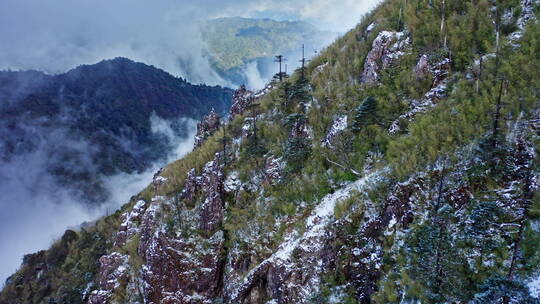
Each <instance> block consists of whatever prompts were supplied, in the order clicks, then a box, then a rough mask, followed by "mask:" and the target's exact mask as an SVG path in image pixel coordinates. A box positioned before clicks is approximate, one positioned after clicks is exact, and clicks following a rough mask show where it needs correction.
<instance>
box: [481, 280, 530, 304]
mask: <svg viewBox="0 0 540 304" xmlns="http://www.w3.org/2000/svg"><path fill="white" fill-rule="evenodd" d="M480 290H481V291H480V292H479V293H478V294H476V296H475V297H474V300H473V301H472V303H474V304H492V303H501V301H503V302H506V303H516V304H517V303H519V304H538V303H539V301H538V300H535V299H533V298H532V297H531V295H530V294H529V288H527V286H525V284H523V283H522V282H521V281H517V280H511V279H507V278H503V277H500V276H494V277H492V278H490V279H488V280H487V281H486V282H485V283H484V284H482V286H481V287H480Z"/></svg>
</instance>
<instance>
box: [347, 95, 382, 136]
mask: <svg viewBox="0 0 540 304" xmlns="http://www.w3.org/2000/svg"><path fill="white" fill-rule="evenodd" d="M376 112H377V100H376V99H375V97H372V96H370V97H367V98H366V99H364V101H363V102H362V104H360V106H358V108H357V109H356V114H355V115H354V119H353V124H352V130H353V131H354V132H355V133H358V132H360V130H361V129H362V128H363V127H365V126H368V125H370V124H373V122H375V120H376Z"/></svg>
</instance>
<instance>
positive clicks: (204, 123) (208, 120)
mask: <svg viewBox="0 0 540 304" xmlns="http://www.w3.org/2000/svg"><path fill="white" fill-rule="evenodd" d="M220 126H221V117H219V115H218V114H217V113H216V112H215V111H214V109H212V110H211V111H210V113H208V115H206V116H205V117H203V119H202V120H201V121H200V122H199V123H198V124H197V133H196V135H195V147H194V149H196V148H198V147H200V146H201V145H202V144H203V143H204V141H205V140H206V139H207V138H208V137H210V136H212V135H213V134H214V133H215V132H216V131H217V130H218V129H219V127H220Z"/></svg>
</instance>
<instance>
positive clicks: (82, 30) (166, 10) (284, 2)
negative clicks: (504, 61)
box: [0, 0, 379, 83]
mask: <svg viewBox="0 0 540 304" xmlns="http://www.w3.org/2000/svg"><path fill="white" fill-rule="evenodd" d="M378 2H379V0H296V1H295V0H232V1H225V0H197V1H186V0H46V1H44V0H1V1H0V69H8V68H9V69H14V70H18V69H37V70H44V71H46V72H49V73H58V72H64V71H66V70H68V69H71V68H73V67H75V66H77V65H80V64H83V63H95V62H98V61H100V60H102V59H109V58H113V57H117V56H123V57H128V58H131V59H133V60H136V61H142V62H145V63H148V64H152V65H155V66H157V67H160V68H163V69H165V70H167V71H168V72H170V73H172V74H174V75H177V76H185V75H184V72H183V71H182V70H181V69H180V67H179V64H178V58H179V57H183V58H188V60H189V62H190V63H192V64H193V65H195V66H196V67H197V69H198V74H199V75H196V76H197V79H196V81H199V82H201V81H202V80H204V81H205V82H207V83H217V82H219V80H218V79H217V78H216V77H217V76H216V75H214V74H213V72H212V71H211V69H210V67H209V65H208V62H206V60H205V59H204V58H203V57H202V55H201V54H202V50H203V48H204V46H203V45H202V43H201V41H200V39H199V35H198V31H196V28H197V24H198V22H199V21H202V20H206V19H210V18H216V17H232V16H242V17H273V18H279V19H284V20H305V21H308V22H310V23H312V24H314V25H316V26H318V27H319V28H320V29H325V30H331V31H334V32H340V33H343V32H345V31H347V30H349V29H350V28H352V27H353V26H354V25H355V24H356V23H357V22H358V21H359V20H360V18H361V16H362V15H363V14H364V13H365V12H366V11H368V10H369V9H370V8H372V7H374V5H376V3H378Z"/></svg>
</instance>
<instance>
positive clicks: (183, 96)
mask: <svg viewBox="0 0 540 304" xmlns="http://www.w3.org/2000/svg"><path fill="white" fill-rule="evenodd" d="M231 93H232V92H231V91H230V90H228V89H225V88H221V87H208V86H203V85H198V86H195V85H191V84H189V83H187V82H186V81H185V80H183V79H178V78H175V77H173V76H171V75H170V74H168V73H166V72H164V71H162V70H159V69H156V68H154V67H151V66H147V65H145V64H142V63H136V62H133V61H130V60H128V59H125V58H117V59H114V60H106V61H102V62H99V63H97V64H94V65H85V66H80V67H78V68H76V69H73V70H71V71H69V72H67V73H65V74H60V75H54V76H50V75H45V74H42V73H39V72H32V71H29V72H0V102H1V103H2V106H1V108H0V136H1V138H2V141H1V142H0V156H1V160H2V161H3V162H5V163H9V162H10V161H11V160H12V159H14V158H17V157H20V156H21V155H25V154H30V153H39V154H40V157H41V158H43V159H45V160H46V161H45V163H46V164H45V165H46V167H47V170H48V171H49V172H51V173H53V174H54V176H56V177H57V178H58V179H59V181H60V183H61V184H66V185H67V186H71V188H72V190H74V191H76V192H78V191H79V190H82V191H81V193H80V194H81V196H83V197H84V198H85V199H87V200H88V201H89V202H95V201H99V200H103V199H104V198H105V197H104V196H105V195H106V193H105V189H104V185H103V184H102V182H103V181H102V177H103V176H110V175H113V174H116V173H120V172H125V173H133V172H141V171H144V170H146V169H148V168H150V167H151V166H152V164H153V163H154V162H156V161H157V160H160V159H164V158H165V157H166V156H167V155H168V154H169V153H170V152H171V150H172V149H173V148H174V147H173V146H172V145H173V143H172V142H170V139H169V138H166V137H165V136H164V135H163V134H161V135H159V134H158V135H156V134H154V133H155V132H153V129H152V128H153V127H156V126H153V125H152V122H155V123H156V124H157V122H164V123H165V124H170V125H171V128H172V130H173V131H172V132H174V136H178V137H185V136H187V135H188V125H187V124H188V123H189V121H188V120H185V119H200V118H201V117H202V115H204V114H206V113H208V112H209V111H210V109H212V108H215V109H216V111H219V112H221V113H225V112H226V111H227V109H228V107H229V105H230V98H231ZM181 118H184V120H181Z"/></svg>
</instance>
